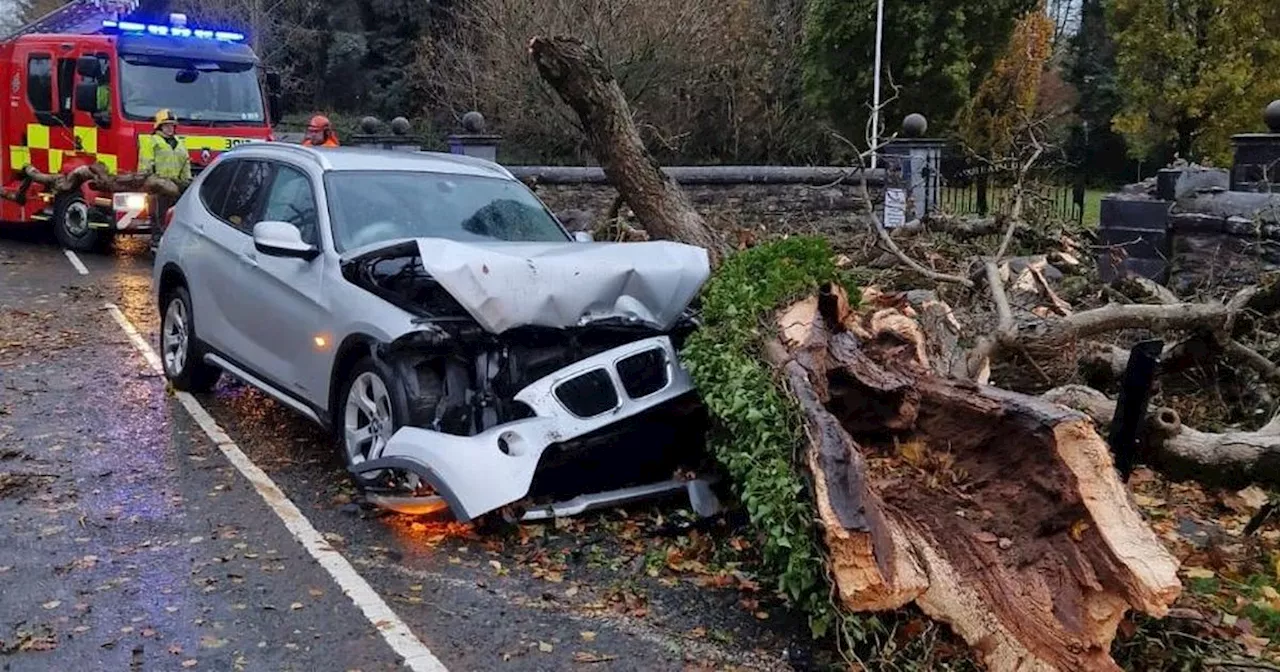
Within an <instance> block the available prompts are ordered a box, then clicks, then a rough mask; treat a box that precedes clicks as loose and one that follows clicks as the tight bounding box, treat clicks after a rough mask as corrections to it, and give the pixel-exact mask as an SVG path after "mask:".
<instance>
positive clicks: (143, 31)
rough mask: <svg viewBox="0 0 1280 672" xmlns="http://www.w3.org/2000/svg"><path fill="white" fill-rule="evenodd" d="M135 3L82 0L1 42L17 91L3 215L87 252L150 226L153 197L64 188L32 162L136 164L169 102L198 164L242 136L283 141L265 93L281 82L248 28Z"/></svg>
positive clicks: (6, 108) (4, 141)
mask: <svg viewBox="0 0 1280 672" xmlns="http://www.w3.org/2000/svg"><path fill="white" fill-rule="evenodd" d="M136 9H137V0H72V1H71V2H70V3H69V4H66V5H63V6H62V7H61V8H60V9H58V10H55V11H54V12H52V13H50V14H48V15H46V16H44V17H42V18H40V19H38V20H36V21H35V22H33V23H31V24H30V25H27V26H24V27H23V28H21V29H19V30H18V31H17V32H16V33H14V34H12V35H10V36H8V37H6V38H4V39H3V41H0V82H2V83H4V85H5V86H6V87H7V88H8V89H9V104H7V105H0V176H2V178H0V179H2V180H3V182H2V183H0V188H2V189H3V192H4V199H3V200H0V222H5V223H14V222H18V223H22V222H33V221H47V222H49V223H50V225H51V226H52V227H53V231H54V233H55V234H56V236H57V238H58V241H59V242H60V243H61V244H62V245H63V246H65V247H67V248H70V249H74V250H79V251H85V250H91V249H94V248H99V247H101V246H102V245H104V244H105V243H106V242H107V241H109V240H110V239H111V237H112V236H114V235H116V234H121V233H140V232H143V231H149V230H150V227H151V224H152V220H153V218H152V217H151V216H150V215H149V213H148V212H147V208H146V204H147V203H148V198H147V197H146V195H145V194H141V193H116V194H105V193H97V192H95V191H94V190H93V189H91V188H90V186H89V183H86V184H85V185H84V187H83V188H82V189H81V190H80V192H78V193H64V194H61V195H58V196H57V197H54V196H53V195H52V194H51V193H49V192H47V191H45V190H43V188H42V187H41V186H40V185H39V184H37V183H32V182H31V181H30V180H28V179H25V177H24V174H23V168H24V166H26V165H28V164H29V165H31V166H32V167H34V168H36V169H37V170H39V171H41V172H45V173H66V172H69V171H71V170H74V169H75V168H76V167H78V166H82V165H86V164H91V163H93V162H95V161H96V162H100V163H102V164H103V165H105V166H106V167H107V170H108V171H109V172H111V173H113V174H116V173H128V172H133V171H135V170H137V168H138V161H139V159H140V158H141V157H140V156H139V154H140V152H145V151H147V148H148V147H149V145H148V144H147V143H141V142H140V140H143V139H145V136H147V135H148V134H150V133H151V132H152V130H153V128H152V124H153V119H154V117H155V114H156V112H158V111H159V110H162V109H168V110H171V111H172V112H173V114H174V115H175V116H176V117H177V119H178V135H180V136H181V137H182V138H183V140H184V141H185V143H186V146H187V148H188V149H189V150H190V152H191V162H192V170H193V172H198V171H199V170H200V168H201V167H202V166H204V165H207V164H208V163H209V161H210V160H212V159H213V158H214V157H215V156H216V155H217V154H218V153H220V152H222V151H224V150H227V149H230V148H231V147H232V146H233V145H236V144H239V143H242V142H249V141H253V140H272V139H273V137H272V133H271V124H272V123H273V122H274V121H276V120H277V115H278V110H279V109H280V108H279V105H278V104H276V101H275V100H274V96H272V95H267V93H266V92H267V91H275V90H278V79H277V78H276V77H273V76H270V75H266V76H264V73H263V71H262V68H261V66H260V63H259V61H258V58H257V56H256V55H255V54H254V53H253V50H252V49H250V48H249V46H248V45H247V44H245V43H244V36H243V35H241V34H239V33H236V32H232V31H226V30H210V29H205V28H192V27H189V26H187V24H186V17H185V16H183V15H181V14H171V15H169V17H168V20H167V21H166V22H165V23H154V22H143V21H140V20H134V19H132V18H130V12H134V11H135V10H136ZM264 82H265V85H266V86H264ZM268 98H272V100H270V101H269V102H270V103H271V104H268ZM0 225H2V224H0Z"/></svg>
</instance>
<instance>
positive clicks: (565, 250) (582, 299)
mask: <svg viewBox="0 0 1280 672" xmlns="http://www.w3.org/2000/svg"><path fill="white" fill-rule="evenodd" d="M418 245H419V252H420V254H421V255H422V265H423V269H424V270H425V271H426V272H427V273H429V274H431V276H432V278H434V279H435V280H436V282H438V283H440V286H441V287H443V288H444V289H445V290H446V291H448V292H449V293H450V294H452V295H453V297H454V298H455V299H457V301H458V303H460V304H462V307H463V308H465V309H466V310H467V312H468V313H470V314H471V316H472V317H473V318H474V319H475V320H476V322H478V323H479V324H480V326H481V327H483V328H484V329H485V330H487V331H490V332H492V333H495V334H500V333H502V332H504V331H506V330H508V329H512V328H514V327H521V326H541V327H553V328H565V327H575V326H582V325H585V324H587V323H590V322H593V321H596V320H602V319H610V318H622V319H627V320H633V321H635V322H637V323H639V324H644V325H647V326H650V327H653V328H656V329H658V330H661V331H668V330H670V329H671V328H672V327H673V326H674V325H675V323H676V321H677V320H678V319H679V318H680V316H681V314H682V313H683V312H684V310H685V308H687V307H688V306H689V304H690V303H691V302H692V301H693V299H694V298H695V297H696V296H697V295H698V292H699V291H700V290H701V289H702V285H703V283H705V282H706V281H707V277H708V276H709V275H710V274H711V265H710V262H709V260H708V257H707V251H706V250H704V249H702V248H701V247H696V246H693V245H684V244H681V243H674V242H669V241H652V242H639V243H579V242H564V243H558V242H556V243H502V242H493V243H489V242H482V243H464V242H459V241H454V240H447V239H442V238H420V239H418Z"/></svg>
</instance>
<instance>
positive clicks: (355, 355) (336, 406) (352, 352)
mask: <svg viewBox="0 0 1280 672" xmlns="http://www.w3.org/2000/svg"><path fill="white" fill-rule="evenodd" d="M377 344H378V339H376V338H374V337H373V336H370V335H368V334H364V333H354V334H350V335H348V336H347V337H346V338H344V339H342V343H340V344H339V345H338V349H337V351H336V352H335V354H334V357H333V369H332V373H331V374H330V375H329V419H330V421H331V422H332V423H333V426H335V427H337V426H338V425H339V424H340V423H339V422H338V413H339V411H340V410H341V401H342V400H341V399H339V398H338V396H339V395H340V394H341V392H342V384H343V383H344V382H345V381H346V379H347V376H348V375H349V374H350V372H351V369H353V368H355V365H356V363H357V362H359V361H360V360H361V359H362V358H363V357H365V356H366V355H369V356H372V355H374V354H376V349H377Z"/></svg>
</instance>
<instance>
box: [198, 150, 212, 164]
mask: <svg viewBox="0 0 1280 672" xmlns="http://www.w3.org/2000/svg"><path fill="white" fill-rule="evenodd" d="M212 156H213V153H211V152H210V151H209V150H208V149H202V150H200V163H209V159H210V158H211V157H212Z"/></svg>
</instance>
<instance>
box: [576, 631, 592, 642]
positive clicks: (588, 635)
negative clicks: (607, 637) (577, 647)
mask: <svg viewBox="0 0 1280 672" xmlns="http://www.w3.org/2000/svg"><path fill="white" fill-rule="evenodd" d="M578 634H579V635H582V641H584V642H594V641H596V633H594V632H591V631H590V630H584V631H582V632H580V633H578Z"/></svg>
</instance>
